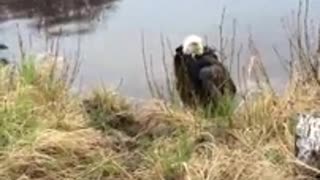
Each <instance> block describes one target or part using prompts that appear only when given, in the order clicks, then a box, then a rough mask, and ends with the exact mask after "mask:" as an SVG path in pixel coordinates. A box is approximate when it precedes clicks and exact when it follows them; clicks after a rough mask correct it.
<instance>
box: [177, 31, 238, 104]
mask: <svg viewBox="0 0 320 180" xmlns="http://www.w3.org/2000/svg"><path fill="white" fill-rule="evenodd" d="M174 72H175V77H176V88H177V91H178V92H179V95H180V98H181V100H182V102H183V103H184V104H185V105H187V106H189V107H195V106H197V105H202V106H207V105H209V104H211V105H216V104H217V103H218V100H219V97H222V96H223V95H226V94H227V93H228V94H229V96H231V97H232V98H233V97H234V96H235V94H236V92H237V88H236V86H235V84H234V82H233V80H232V79H231V77H230V74H229V72H228V71H227V69H226V68H225V67H224V65H223V64H222V63H221V62H220V61H219V60H218V56H217V54H216V51H215V50H214V49H212V48H210V47H209V46H206V45H204V43H203V40H202V39H201V38H200V37H199V36H196V35H191V36H188V37H187V38H185V40H184V42H183V44H182V45H180V46H179V47H177V48H176V54H175V56H174Z"/></svg>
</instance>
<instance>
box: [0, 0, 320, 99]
mask: <svg viewBox="0 0 320 180" xmlns="http://www.w3.org/2000/svg"><path fill="white" fill-rule="evenodd" d="M298 3H299V2H298V1H297V0H281V1H279V0H259V1H257V0H242V1H239V0H161V1H156V0H135V1H134V0H0V33H1V35H0V43H5V44H7V45H8V46H9V47H10V50H9V51H8V52H6V53H7V54H6V56H10V57H16V56H17V54H18V52H19V51H18V38H17V37H18V36H17V24H18V25H19V32H20V34H21V35H22V37H23V40H24V42H25V43H24V45H25V48H26V49H30V50H31V49H32V51H43V50H45V48H46V44H48V43H47V42H46V39H49V41H54V40H55V39H56V38H57V37H58V35H60V36H59V42H60V43H59V47H60V48H61V49H63V51H64V52H65V53H66V55H67V56H72V55H74V54H75V53H76V52H77V51H78V47H79V46H78V43H79V42H80V50H81V51H80V53H81V54H80V55H81V60H82V63H81V72H80V76H79V82H78V85H79V84H81V87H82V88H83V89H84V90H86V89H90V88H92V87H95V86H98V85H100V84H101V83H104V84H105V85H109V86H117V85H119V83H120V82H121V81H122V83H121V86H120V90H121V92H123V93H125V94H126V95H129V96H134V97H147V96H148V92H147V91H148V88H147V84H146V80H145V76H144V68H143V61H142V53H141V47H142V46H141V33H142V32H143V33H144V39H145V50H146V52H147V56H148V57H149V55H150V54H152V57H153V60H154V67H155V68H156V69H155V72H156V78H159V79H161V78H163V73H162V67H161V64H162V62H161V60H162V53H161V38H160V35H161V34H163V35H164V36H165V37H166V38H168V39H170V42H171V44H172V46H173V47H172V48H175V47H176V46H178V45H179V44H180V43H181V41H182V40H183V38H184V37H185V36H186V35H188V34H199V35H203V36H207V37H208V40H209V42H210V44H214V45H216V46H218V35H219V32H218V27H219V23H220V18H221V13H222V11H223V8H224V7H226V16H225V33H226V34H227V35H228V36H230V35H231V33H232V26H231V25H232V20H233V18H236V19H237V24H238V26H237V27H238V32H237V44H239V43H244V44H245V43H246V42H247V39H248V36H249V33H248V32H249V31H248V30H249V29H250V31H251V32H252V34H253V37H254V40H255V42H256V44H257V46H258V48H259V49H260V50H261V53H262V56H263V57H264V59H263V63H264V64H265V66H266V67H267V70H268V73H269V75H270V77H271V79H272V82H273V84H275V86H276V87H277V88H281V85H283V84H284V83H283V82H284V81H285V80H286V74H285V71H284V70H283V68H282V67H281V65H280V63H279V61H278V59H277V58H276V56H275V54H274V51H273V49H272V47H273V46H274V45H276V46H277V48H278V50H279V51H280V52H281V53H284V55H287V54H286V53H287V45H286V43H287V41H286V37H285V34H284V31H283V29H282V23H281V18H283V17H290V15H291V13H292V11H293V10H297V7H298ZM310 7H311V9H310V16H312V17H313V18H315V20H316V22H318V20H319V15H320V11H318V10H319V9H320V1H318V0H313V1H312V0H311V1H310ZM30 39H31V40H30ZM244 53H245V52H244ZM170 60H171V59H170V54H169V52H167V61H168V62H169V63H171V61H170ZM246 61H247V58H243V59H241V63H245V62H246ZM169 65H171V64H169ZM236 75H237V73H236V72H235V71H233V77H236ZM235 79H236V78H235ZM80 82H81V83H80Z"/></svg>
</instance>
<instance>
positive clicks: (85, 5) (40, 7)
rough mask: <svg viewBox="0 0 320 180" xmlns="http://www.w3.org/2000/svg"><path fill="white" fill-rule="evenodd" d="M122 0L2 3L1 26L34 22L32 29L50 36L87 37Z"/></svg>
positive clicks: (16, 0) (11, 0)
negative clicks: (3, 24)
mask: <svg viewBox="0 0 320 180" xmlns="http://www.w3.org/2000/svg"><path fill="white" fill-rule="evenodd" d="M117 1H119V0H27V1H26V0H0V23H1V22H4V21H8V20H12V19H32V23H31V26H32V27H34V28H37V29H38V30H45V31H46V32H48V33H49V35H57V34H60V33H61V34H63V35H68V34H74V33H87V32H90V31H92V30H94V29H95V23H96V22H98V21H99V19H100V18H102V17H107V16H108V15H109V14H110V13H111V12H114V10H115V9H116V7H117V3H116V2H117Z"/></svg>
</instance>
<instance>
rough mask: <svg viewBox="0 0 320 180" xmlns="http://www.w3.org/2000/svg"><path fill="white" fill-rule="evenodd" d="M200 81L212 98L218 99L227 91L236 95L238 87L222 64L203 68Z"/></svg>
mask: <svg viewBox="0 0 320 180" xmlns="http://www.w3.org/2000/svg"><path fill="white" fill-rule="evenodd" d="M199 79H200V81H201V83H202V87H203V88H204V90H205V91H206V93H207V94H208V95H210V96H214V97H217V96H221V95H224V94H225V93H226V90H228V91H229V93H231V95H234V94H235V93H236V86H235V84H234V82H233V80H232V79H231V77H230V75H229V73H228V72H227V71H226V69H225V68H224V66H223V65H222V64H221V63H214V64H212V65H210V66H205V67H203V68H201V70H200V72H199Z"/></svg>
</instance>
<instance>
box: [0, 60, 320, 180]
mask: <svg viewBox="0 0 320 180" xmlns="http://www.w3.org/2000/svg"><path fill="white" fill-rule="evenodd" d="M27 59H28V60H26V61H23V62H22V64H21V65H19V66H18V67H9V66H8V67H2V68H0V72H1V76H0V78H1V80H0V83H1V86H0V87H1V88H0V102H1V103H0V116H1V121H0V122H1V123H0V128H1V131H0V136H1V141H0V149H1V154H0V158H1V162H0V179H6V180H10V179H12V180H13V179H46V180H47V179H52V180H53V179H86V180H87V179H175V180H177V179H246V180H248V179H252V180H256V179H282V180H283V179H292V178H293V177H294V169H293V168H294V161H295V159H294V155H293V147H294V145H293V133H292V131H291V129H292V124H291V121H290V119H291V117H292V116H293V115H294V114H295V113H296V112H300V111H302V110H307V109H311V108H318V107H319V105H320V104H319V103H318V99H319V94H318V93H317V91H319V89H318V88H319V86H318V85H315V84H312V81H309V82H308V83H306V84H304V86H303V87H304V89H302V88H301V87H302V86H299V88H298V89H296V90H293V89H292V88H291V86H290V88H288V91H287V92H286V93H285V94H284V95H282V96H277V95H275V94H274V93H272V92H270V91H263V93H261V94H260V95H258V96H256V97H255V98H254V99H253V100H251V101H249V100H248V101H246V102H245V103H244V104H243V105H241V106H239V107H238V109H236V110H232V111H230V110H229V111H221V112H224V113H221V112H220V113H218V114H215V115H214V116H213V115H208V114H204V113H203V112H201V111H191V110H187V109H183V108H181V107H179V106H175V105H170V104H167V103H164V102H163V101H161V100H150V101H148V102H144V103H142V105H139V106H138V107H135V106H132V105H131V104H130V103H129V102H128V101H127V100H126V99H125V98H124V97H121V96H120V95H119V94H117V93H116V92H114V91H111V90H107V89H97V90H95V91H93V92H92V93H91V95H89V96H88V97H79V96H77V95H73V94H72V93H71V92H70V91H69V89H70V84H69V83H67V82H68V81H67V79H68V78H66V77H68V76H65V75H63V78H61V77H59V76H58V75H59V73H55V71H54V70H55V69H56V70H57V68H52V67H53V66H45V68H51V69H52V70H50V71H49V70H47V69H46V70H44V69H43V68H44V66H43V65H41V66H38V65H36V64H35V63H32V62H33V61H32V58H27ZM48 72H52V73H48ZM66 72H69V71H66ZM67 74H68V73H67ZM299 82H300V81H296V82H295V83H299ZM304 82H305V81H304ZM303 91H304V92H303ZM306 91H307V92H306Z"/></svg>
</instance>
